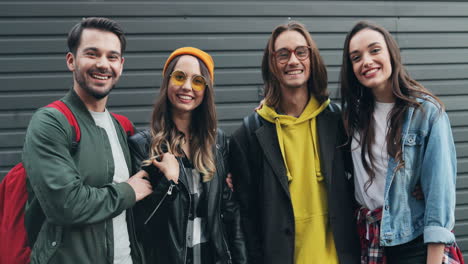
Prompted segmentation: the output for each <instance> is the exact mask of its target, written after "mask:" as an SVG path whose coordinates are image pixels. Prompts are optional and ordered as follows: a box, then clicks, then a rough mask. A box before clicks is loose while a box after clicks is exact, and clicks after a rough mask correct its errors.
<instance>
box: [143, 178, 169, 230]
mask: <svg viewBox="0 0 468 264" xmlns="http://www.w3.org/2000/svg"><path fill="white" fill-rule="evenodd" d="M169 182H170V183H171V185H169V188H168V189H167V192H166V193H165V194H164V196H163V197H162V198H161V200H160V201H159V203H158V205H156V208H154V210H153V211H152V212H151V214H150V215H149V216H148V218H146V220H145V223H144V224H145V225H146V224H148V222H149V220H151V218H153V216H154V214H155V213H156V211H157V210H158V209H159V207H160V206H161V204H162V203H163V202H164V200H165V199H166V197H167V196H168V195H172V189H173V188H174V186H176V184H175V183H174V182H173V181H169Z"/></svg>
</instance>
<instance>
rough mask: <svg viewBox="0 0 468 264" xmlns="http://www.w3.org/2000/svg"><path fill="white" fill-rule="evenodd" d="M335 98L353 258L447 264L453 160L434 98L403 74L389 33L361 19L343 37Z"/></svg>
mask: <svg viewBox="0 0 468 264" xmlns="http://www.w3.org/2000/svg"><path fill="white" fill-rule="evenodd" d="M341 95H342V99H341V101H342V105H343V119H344V125H345V129H346V132H347V135H348V138H349V140H348V147H350V149H351V155H352V157H353V165H354V172H355V177H354V182H355V197H356V199H357V201H358V202H359V203H360V205H361V206H362V207H361V209H359V210H358V212H357V218H358V230H359V234H360V237H361V249H362V250H361V253H362V254H361V262H362V263H392V264H393V263H437V264H440V263H453V262H447V261H448V260H449V258H454V256H452V255H451V254H449V253H448V252H451V249H453V247H450V246H451V245H452V244H454V241H455V237H454V235H453V233H452V232H451V230H452V229H453V227H454V222H455V217H454V210H455V179H456V174H457V171H456V166H457V165H456V154H455V145H454V141H453V138H452V131H451V128H450V122H449V120H448V117H447V114H446V113H445V111H444V106H443V104H442V102H441V101H440V100H439V99H438V98H437V97H436V96H434V95H433V94H431V93H430V92H429V91H428V90H427V89H426V88H424V87H423V86H422V85H421V84H420V83H418V82H416V81H415V80H413V79H411V77H410V76H409V74H408V73H407V71H406V70H405V68H404V66H403V65H402V62H401V58H400V50H399V47H398V44H397V43H396V41H395V40H394V38H393V37H392V36H391V35H390V33H389V32H388V31H387V30H385V29H384V28H382V27H380V26H378V25H375V24H372V23H370V22H365V21H361V22H358V23H357V24H356V25H355V26H354V27H353V29H352V30H351V31H350V32H349V33H348V35H347V37H346V40H345V45H344V53H343V65H342V69H341ZM417 185H420V186H421V188H422V192H423V194H424V199H420V200H418V199H417V198H416V197H415V196H413V195H412V194H411V192H412V191H413V190H414V189H415V188H416V186H417Z"/></svg>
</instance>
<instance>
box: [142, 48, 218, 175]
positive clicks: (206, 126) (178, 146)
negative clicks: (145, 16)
mask: <svg viewBox="0 0 468 264" xmlns="http://www.w3.org/2000/svg"><path fill="white" fill-rule="evenodd" d="M181 56H191V55H181ZM181 56H178V57H175V58H174V59H173V60H172V61H171V62H170V63H169V65H168V67H167V69H166V71H165V73H164V76H163V80H162V83H161V89H160V91H159V97H158V99H157V101H156V103H155V105H154V109H153V114H152V116H151V117H152V118H151V123H150V126H151V138H152V141H151V149H150V157H153V156H156V155H161V154H163V153H164V152H166V151H167V152H170V153H172V154H174V155H178V156H181V155H183V150H182V144H183V143H184V142H185V140H189V139H187V138H185V136H184V133H182V132H181V131H179V130H178V129H177V127H176V125H175V124H174V121H173V120H172V107H171V102H170V101H169V98H168V95H167V91H168V88H169V80H170V75H171V73H172V72H173V71H174V68H175V65H176V64H177V62H178V61H179V59H180V57H181ZM195 58H196V59H197V60H198V63H199V64H200V72H201V75H202V76H203V77H205V79H206V80H207V87H206V88H205V94H204V96H203V101H202V103H201V104H200V105H199V106H198V107H197V108H195V109H194V110H193V111H192V120H191V122H190V131H191V137H192V138H191V139H190V149H191V151H190V152H191V154H190V155H191V157H190V159H191V160H192V162H193V164H194V166H195V169H197V171H199V172H200V173H202V174H203V181H209V180H211V179H212V178H213V175H214V172H215V169H216V167H215V161H214V155H213V146H214V144H215V140H216V110H215V103H214V92H213V82H212V80H211V78H210V73H209V71H208V68H207V67H206V65H205V64H204V63H203V62H202V61H201V60H200V59H198V58H197V57H195Z"/></svg>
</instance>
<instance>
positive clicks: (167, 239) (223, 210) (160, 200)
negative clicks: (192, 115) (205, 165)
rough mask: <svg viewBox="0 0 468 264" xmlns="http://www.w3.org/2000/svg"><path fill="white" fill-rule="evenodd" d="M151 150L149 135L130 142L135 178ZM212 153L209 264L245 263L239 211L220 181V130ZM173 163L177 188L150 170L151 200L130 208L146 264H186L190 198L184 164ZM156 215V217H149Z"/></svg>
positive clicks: (223, 159)
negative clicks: (211, 260)
mask: <svg viewBox="0 0 468 264" xmlns="http://www.w3.org/2000/svg"><path fill="white" fill-rule="evenodd" d="M150 144H151V137H150V133H149V131H148V130H146V131H143V132H139V133H137V134H135V135H134V136H132V137H131V138H130V139H129V146H130V151H131V154H132V164H133V171H134V172H136V171H138V170H139V169H140V164H141V161H143V160H145V159H147V158H148V155H149V154H148V152H149V146H150ZM214 151H215V154H216V155H215V157H216V173H215V175H214V177H213V179H212V180H211V181H209V182H207V183H204V184H206V186H205V187H206V189H205V190H206V192H207V193H206V195H207V198H206V200H205V201H206V202H207V208H208V209H207V210H208V217H207V223H208V233H209V240H210V241H211V249H212V252H213V259H214V260H216V262H215V263H216V264H218V263H219V264H221V263H223V264H224V263H236V264H237V263H238V264H241V263H247V257H246V255H247V254H246V248H245V243H244V235H243V232H242V229H241V224H240V215H239V208H238V205H237V202H236V201H234V197H233V195H232V191H231V190H230V189H229V188H228V187H227V185H226V181H225V179H226V175H227V172H228V169H227V164H228V163H227V153H228V151H227V143H226V137H225V135H224V133H223V132H222V131H221V130H218V135H217V143H216V149H215V150H214ZM178 160H179V166H180V173H181V174H180V175H179V183H178V184H174V183H173V182H169V181H168V180H167V179H166V177H164V175H162V174H161V173H160V172H159V171H157V170H154V169H153V171H151V170H150V181H151V184H152V185H153V194H152V195H150V196H149V197H147V198H146V199H144V200H143V201H141V202H139V203H137V205H136V206H135V210H134V211H135V216H136V218H135V219H136V225H137V233H138V234H139V238H140V239H141V240H142V241H143V246H144V249H145V256H146V259H147V261H148V263H158V264H160V263H161V264H163V263H167V264H169V263H170V264H185V263H186V253H187V245H186V230H187V223H188V219H189V212H190V208H189V206H190V195H189V190H188V188H187V187H188V185H187V177H186V175H185V170H184V169H183V163H182V161H181V159H179V158H178ZM153 168H154V167H153ZM158 206H159V207H158ZM156 207H158V208H157V209H156ZM155 209H156V212H155V213H154V215H153V216H152V217H150V215H151V213H152V212H153V211H155ZM148 218H149V220H148ZM147 220H148V222H147V223H146V224H145V221H147Z"/></svg>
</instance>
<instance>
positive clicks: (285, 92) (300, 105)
mask: <svg viewBox="0 0 468 264" xmlns="http://www.w3.org/2000/svg"><path fill="white" fill-rule="evenodd" d="M308 102H309V91H308V90H307V88H305V89H304V88H298V89H291V88H282V93H281V100H280V105H279V111H280V112H281V113H282V114H285V115H289V116H295V117H298V116H300V115H301V114H302V112H303V111H304V109H305V107H306V106H307V103H308Z"/></svg>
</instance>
